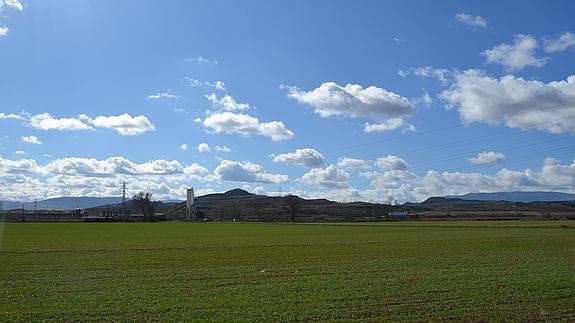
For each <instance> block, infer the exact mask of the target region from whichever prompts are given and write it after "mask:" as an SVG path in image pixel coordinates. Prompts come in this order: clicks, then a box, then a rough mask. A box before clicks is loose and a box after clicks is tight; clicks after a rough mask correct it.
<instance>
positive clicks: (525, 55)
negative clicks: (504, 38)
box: [481, 35, 547, 71]
mask: <svg viewBox="0 0 575 323" xmlns="http://www.w3.org/2000/svg"><path fill="white" fill-rule="evenodd" d="M538 47H539V45H538V44H537V40H536V39H535V38H534V37H533V36H531V35H515V39H514V41H513V44H505V43H504V44H500V45H497V46H495V47H493V48H492V49H488V50H486V51H484V52H483V53H481V54H482V55H483V56H485V58H486V62H487V63H491V64H501V65H503V66H504V67H505V69H506V70H508V71H519V70H521V69H523V68H524V67H526V66H533V67H541V66H543V65H545V63H547V58H545V57H536V56H535V50H536V49H537V48H538Z"/></svg>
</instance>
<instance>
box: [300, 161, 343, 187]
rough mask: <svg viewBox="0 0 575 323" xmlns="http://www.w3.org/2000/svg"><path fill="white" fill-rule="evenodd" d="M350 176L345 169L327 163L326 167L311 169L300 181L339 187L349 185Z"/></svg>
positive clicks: (321, 185)
mask: <svg viewBox="0 0 575 323" xmlns="http://www.w3.org/2000/svg"><path fill="white" fill-rule="evenodd" d="M350 178H351V176H350V175H349V173H348V172H346V171H345V170H343V169H340V168H338V167H337V166H335V165H329V166H327V167H326V168H313V169H311V170H310V171H309V172H308V173H306V174H304V175H303V176H302V177H301V179H300V181H301V182H302V183H305V184H313V185H317V186H320V187H324V188H328V189H340V188H347V187H349V183H348V181H349V180H350Z"/></svg>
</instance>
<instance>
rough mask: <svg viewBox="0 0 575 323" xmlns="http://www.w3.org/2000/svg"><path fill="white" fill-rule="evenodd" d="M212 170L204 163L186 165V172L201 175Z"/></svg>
mask: <svg viewBox="0 0 575 323" xmlns="http://www.w3.org/2000/svg"><path fill="white" fill-rule="evenodd" d="M209 172H210V171H209V170H208V169H207V168H205V167H204V166H202V165H199V164H196V163H192V164H191V165H190V166H186V167H184V174H189V175H195V176H201V175H205V174H207V173H209Z"/></svg>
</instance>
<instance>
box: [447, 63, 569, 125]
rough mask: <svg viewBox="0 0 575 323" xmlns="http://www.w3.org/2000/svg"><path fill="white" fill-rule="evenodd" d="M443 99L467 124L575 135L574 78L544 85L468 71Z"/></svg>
mask: <svg viewBox="0 0 575 323" xmlns="http://www.w3.org/2000/svg"><path fill="white" fill-rule="evenodd" d="M441 97H442V98H443V100H445V102H446V103H447V105H448V107H454V108H456V109H457V110H458V111H459V114H460V116H461V118H462V119H463V121H465V122H482V123H488V124H491V125H497V124H502V123H503V124H506V125H507V126H508V127H511V128H519V129H524V130H527V129H538V130H544V131H548V132H551V133H575V75H572V76H569V77H568V78H567V79H566V80H562V81H554V82H549V83H544V82H541V81H536V80H525V79H523V78H520V77H515V76H513V75H507V76H504V77H502V78H500V79H498V78H492V77H489V76H487V75H485V74H484V73H483V72H481V71H478V70H467V71H465V72H463V73H461V74H459V75H457V76H456V79H455V82H454V84H452V86H451V87H450V88H449V89H447V90H445V91H443V92H442V93H441Z"/></svg>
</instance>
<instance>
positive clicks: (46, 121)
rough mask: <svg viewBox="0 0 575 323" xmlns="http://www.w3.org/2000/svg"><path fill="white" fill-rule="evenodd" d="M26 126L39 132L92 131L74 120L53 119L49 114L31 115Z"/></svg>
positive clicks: (79, 121)
mask: <svg viewBox="0 0 575 323" xmlns="http://www.w3.org/2000/svg"><path fill="white" fill-rule="evenodd" d="M28 125H29V126H31V127H33V128H36V129H40V130H45V131H47V130H68V131H73V130H94V128H93V127H91V126H90V125H87V124H85V123H84V122H82V121H81V120H80V119H76V118H54V117H53V116H52V115H50V114H49V113H42V114H37V115H33V116H31V117H30V119H29V121H28Z"/></svg>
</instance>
